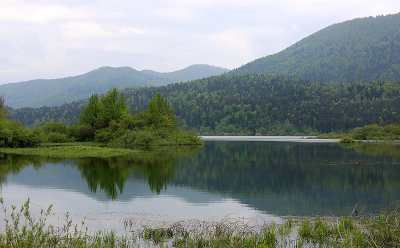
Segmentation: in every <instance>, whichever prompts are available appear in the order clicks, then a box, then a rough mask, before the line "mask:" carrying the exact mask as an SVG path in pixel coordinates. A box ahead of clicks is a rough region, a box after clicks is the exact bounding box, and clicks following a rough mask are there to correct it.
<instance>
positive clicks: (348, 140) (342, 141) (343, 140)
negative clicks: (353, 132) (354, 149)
mask: <svg viewBox="0 0 400 248" xmlns="http://www.w3.org/2000/svg"><path fill="white" fill-rule="evenodd" d="M355 142H356V141H355V140H354V139H353V138H351V137H344V138H342V139H341V140H339V143H345V144H349V143H355Z"/></svg>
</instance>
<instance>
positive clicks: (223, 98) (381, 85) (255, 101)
mask: <svg viewBox="0 0 400 248" xmlns="http://www.w3.org/2000/svg"><path fill="white" fill-rule="evenodd" d="M157 92H161V93H162V94H163V95H164V96H167V97H168V100H169V101H170V103H171V104H172V106H173V108H174V109H175V112H176V114H177V116H179V117H180V120H181V124H182V126H184V127H187V128H189V129H196V130H198V131H199V132H200V133H201V134H217V135H224V134H236V135H239V134H245V135H266V134H296V133H297V134H310V133H316V132H318V133H324V132H331V131H348V130H350V129H352V128H355V127H358V126H364V125H366V124H372V123H378V124H381V125H387V124H390V123H395V122H400V114H399V109H400V83H399V81H394V82H383V81H372V82H357V83H344V84H329V83H318V82H314V81H309V80H300V79H289V78H285V77H280V76H271V75H248V74H247V75H238V76H228V75H222V76H215V77H210V78H206V79H202V80H195V81H192V82H189V83H176V84H170V85H167V86H162V87H150V88H139V89H127V90H125V92H124V95H125V99H126V103H127V104H128V106H129V108H130V110H131V111H136V110H138V109H139V110H143V109H145V107H146V104H147V103H148V101H149V99H150V98H151V97H152V96H153V95H154V94H156V93H157ZM84 105H85V103H83V102H74V103H71V104H64V105H62V106H60V107H44V108H39V109H31V108H24V109H17V110H12V111H11V117H12V118H14V119H17V120H19V121H21V122H22V123H23V124H25V125H30V126H32V125H33V123H35V122H36V124H43V123H45V122H46V121H61V122H63V123H64V124H73V123H75V122H76V121H77V114H78V113H80V111H81V109H82V107H83V106H84Z"/></svg>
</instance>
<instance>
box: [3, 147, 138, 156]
mask: <svg viewBox="0 0 400 248" xmlns="http://www.w3.org/2000/svg"><path fill="white" fill-rule="evenodd" d="M0 152H3V153H10V154H19V155H38V156H43V157H58V158H83V157H93V158H108V157H115V156H123V155H130V154H135V153H137V152H138V151H136V150H131V149H122V148H108V147H98V146H86V145H76V144H74V145H61V146H60V145H58V146H51V147H38V148H2V149H1V150H0Z"/></svg>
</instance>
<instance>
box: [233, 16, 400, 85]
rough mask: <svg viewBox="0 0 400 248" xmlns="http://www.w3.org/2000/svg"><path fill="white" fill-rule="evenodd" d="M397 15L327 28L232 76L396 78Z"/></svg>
mask: <svg viewBox="0 0 400 248" xmlns="http://www.w3.org/2000/svg"><path fill="white" fill-rule="evenodd" d="M399 23H400V14H396V15H388V16H378V17H369V18H360V19H355V20H351V21H346V22H343V23H339V24H334V25H331V26H329V27H327V28H325V29H323V30H321V31H319V32H316V33H314V34H312V35H310V36H308V37H306V38H304V39H303V40H301V41H299V42H297V43H296V44H294V45H292V46H290V47H288V48H287V49H285V50H283V51H281V52H279V53H276V54H273V55H270V56H266V57H263V58H260V59H257V60H255V61H253V62H251V63H248V64H246V65H244V66H242V67H240V68H238V69H236V70H234V71H232V72H231V73H232V74H245V73H262V74H264V73H267V74H275V75H284V76H287V77H290V78H302V79H311V80H316V81H318V82H342V83H344V82H347V83H349V82H357V81H372V80H383V81H392V80H398V79H399V78H400V28H399Z"/></svg>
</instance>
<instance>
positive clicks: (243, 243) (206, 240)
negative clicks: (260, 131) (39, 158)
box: [0, 198, 400, 248]
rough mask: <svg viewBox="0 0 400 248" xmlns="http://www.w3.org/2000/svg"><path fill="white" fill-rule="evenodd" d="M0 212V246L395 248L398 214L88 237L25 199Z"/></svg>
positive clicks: (184, 226) (399, 241)
mask: <svg viewBox="0 0 400 248" xmlns="http://www.w3.org/2000/svg"><path fill="white" fill-rule="evenodd" d="M0 202H1V205H2V207H3V213H4V216H5V218H4V224H2V226H4V230H1V232H0V247H182V248H183V247H185V248H186V247H400V212H399V211H397V210H395V211H392V212H388V213H385V214H381V215H379V216H365V217H361V218H360V217H342V218H315V219H298V220H292V219H287V220H286V221H285V222H284V223H283V224H266V225H263V226H262V227H261V228H252V227H251V226H248V225H246V224H245V223H242V222H240V221H238V220H236V221H227V220H224V221H220V222H196V223H193V225H189V224H188V223H184V222H177V223H175V224H173V225H171V226H170V227H167V228H148V227H145V228H144V229H141V230H129V227H130V222H129V221H125V227H126V228H127V229H128V230H129V231H130V233H131V234H130V235H129V236H128V235H124V236H118V235H116V234H115V233H114V232H112V231H103V232H101V231H100V232H97V233H90V232H89V231H88V230H87V228H85V227H84V226H85V224H84V222H82V223H81V224H80V225H73V223H72V221H71V220H70V218H69V216H68V214H67V215H66V219H65V224H64V225H63V226H62V227H55V226H53V225H48V224H46V221H47V218H48V216H49V215H51V207H52V206H50V207H49V208H48V209H47V210H42V211H41V213H40V215H39V216H38V217H37V218H34V217H33V216H32V214H31V213H30V209H29V206H30V201H29V199H28V200H27V201H26V202H25V203H24V204H23V205H22V206H21V207H20V208H17V207H15V206H12V207H11V209H7V208H6V207H5V206H4V203H3V199H2V198H0Z"/></svg>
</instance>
